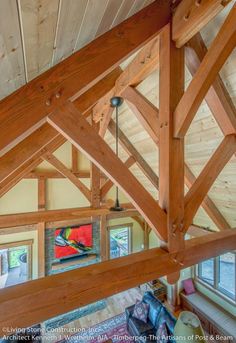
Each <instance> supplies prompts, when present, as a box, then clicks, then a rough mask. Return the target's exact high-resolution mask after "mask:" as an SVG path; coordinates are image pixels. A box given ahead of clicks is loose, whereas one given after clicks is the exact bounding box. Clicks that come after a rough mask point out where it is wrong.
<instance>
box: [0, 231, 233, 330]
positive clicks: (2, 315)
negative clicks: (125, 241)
mask: <svg viewBox="0 0 236 343" xmlns="http://www.w3.org/2000/svg"><path fill="white" fill-rule="evenodd" d="M235 237H236V230H226V231H222V232H218V233H214V234H209V235H206V236H202V237H198V238H194V239H191V240H187V241H186V246H185V249H183V250H181V251H180V252H179V253H178V254H176V253H168V252H166V251H164V250H162V249H161V248H155V249H150V250H146V251H143V252H139V253H134V254H132V255H129V256H124V257H122V258H118V259H113V260H110V261H104V262H101V263H99V264H95V265H90V266H87V267H83V268H78V269H75V270H71V271H67V272H64V273H60V274H56V275H51V276H47V277H45V278H41V279H38V280H33V281H30V282H27V283H24V284H20V285H16V286H14V287H9V288H5V289H2V290H1V292H0V303H1V312H0V331H1V334H2V335H4V334H5V333H4V329H5V328H6V327H13V328H17V327H18V328H24V327H29V326H32V325H33V324H36V323H40V322H43V321H45V320H47V319H49V318H52V317H55V316H58V315H61V314H63V313H66V312H69V311H71V310H73V309H76V308H78V307H82V306H85V305H87V304H89V303H92V302H95V301H98V300H100V299H104V298H106V297H109V296H111V295H113V294H114V293H119V292H121V291H124V290H126V289H128V288H132V287H136V286H138V285H140V284H142V283H145V282H148V281H150V280H153V279H156V278H159V277H162V276H165V275H167V274H169V273H174V272H177V271H179V270H181V269H185V268H187V267H190V266H192V265H194V264H197V263H199V262H201V261H202V260H205V259H209V258H211V257H216V256H219V255H221V254H224V253H226V252H228V251H230V250H235V249H236V239H235ZM127 276H128V277H127ZM98 289H99V292H98ZM35 299H37V301H35ZM13 308H14V311H12V309H13Z"/></svg>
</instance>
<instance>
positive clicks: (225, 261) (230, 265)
mask: <svg viewBox="0 0 236 343" xmlns="http://www.w3.org/2000/svg"><path fill="white" fill-rule="evenodd" d="M219 261H220V266H219V279H220V280H219V288H220V289H221V290H222V291H223V292H224V293H226V294H227V295H228V296H230V297H232V298H235V254H233V253H227V254H224V255H221V256H220V259H219Z"/></svg>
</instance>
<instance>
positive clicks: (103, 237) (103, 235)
mask: <svg viewBox="0 0 236 343" xmlns="http://www.w3.org/2000/svg"><path fill="white" fill-rule="evenodd" d="M100 255H101V261H106V260H108V256H109V254H108V244H107V217H106V215H101V217H100Z"/></svg>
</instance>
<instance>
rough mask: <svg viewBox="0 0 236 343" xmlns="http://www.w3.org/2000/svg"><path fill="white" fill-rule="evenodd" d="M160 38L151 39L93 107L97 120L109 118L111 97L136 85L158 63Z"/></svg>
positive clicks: (94, 116)
mask: <svg viewBox="0 0 236 343" xmlns="http://www.w3.org/2000/svg"><path fill="white" fill-rule="evenodd" d="M158 51H159V40H158V38H155V39H153V40H152V41H150V42H149V43H148V44H147V45H146V46H145V47H144V48H143V49H142V50H141V51H140V52H139V53H138V54H137V56H135V58H134V59H133V61H131V63H130V64H129V65H128V66H127V67H126V69H125V70H124V71H123V73H122V74H121V75H120V76H119V77H118V79H117V81H116V83H115V86H114V87H113V88H112V89H111V90H110V91H109V92H107V94H106V95H105V96H103V97H102V98H101V99H100V100H99V101H98V103H97V104H96V106H95V107H94V109H93V118H94V120H95V121H96V122H98V121H100V120H102V121H105V120H107V116H108V114H109V109H110V99H111V98H112V97H113V96H119V95H121V94H122V93H123V91H124V90H125V89H126V88H127V87H128V86H129V85H132V86H136V85H137V84H139V83H140V82H141V81H142V80H144V79H145V77H146V76H147V75H148V73H150V72H151V71H153V70H154V68H155V67H157V65H158Z"/></svg>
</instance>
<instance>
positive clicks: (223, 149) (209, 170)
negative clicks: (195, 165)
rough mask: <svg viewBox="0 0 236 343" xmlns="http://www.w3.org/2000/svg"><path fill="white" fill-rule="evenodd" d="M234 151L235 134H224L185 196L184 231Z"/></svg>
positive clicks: (235, 143)
mask: <svg viewBox="0 0 236 343" xmlns="http://www.w3.org/2000/svg"><path fill="white" fill-rule="evenodd" d="M235 151H236V136H235V135H228V136H226V137H225V138H224V139H223V141H222V142H221V144H220V145H219V147H218V148H217V149H216V151H215V153H214V154H213V156H212V157H211V158H210V160H209V161H208V163H207V164H206V166H205V167H204V168H203V170H202V172H201V173H200V175H199V176H198V178H197V179H196V181H195V182H194V184H193V185H192V187H191V188H190V190H189V191H188V193H187V194H186V196H185V206H184V207H185V222H184V224H185V232H186V231H187V230H188V227H189V225H190V224H191V223H192V220H193V217H194V216H195V214H196V212H197V210H198V208H199V206H200V205H201V203H202V201H203V199H204V198H205V196H206V195H207V193H208V191H209V190H210V188H211V186H212V185H213V183H214V181H215V180H216V178H217V176H218V175H219V174H220V172H221V171H222V169H223V168H224V167H225V165H226V164H227V162H228V161H229V160H230V158H231V157H232V156H233V154H234V153H235Z"/></svg>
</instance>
